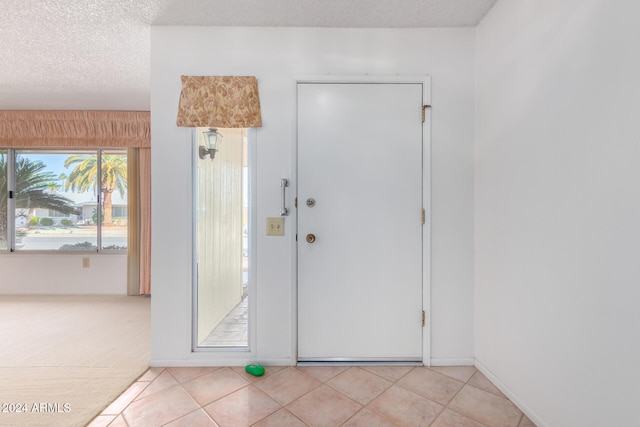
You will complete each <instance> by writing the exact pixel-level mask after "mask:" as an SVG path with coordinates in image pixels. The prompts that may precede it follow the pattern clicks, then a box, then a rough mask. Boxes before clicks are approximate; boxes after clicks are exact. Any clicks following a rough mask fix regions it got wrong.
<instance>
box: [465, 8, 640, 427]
mask: <svg viewBox="0 0 640 427" xmlns="http://www.w3.org/2000/svg"><path fill="white" fill-rule="evenodd" d="M639 15H640V3H639V2H637V1H635V0H628V1H625V0H615V1H611V0H562V1H546V2H532V1H528V0H509V1H506V0H500V1H499V2H498V3H497V5H496V6H495V7H494V9H493V10H492V11H491V12H490V13H489V15H488V16H487V17H486V18H485V19H484V20H483V21H482V23H481V24H480V25H479V27H478V28H477V51H476V57H477V93H476V94H477V110H476V111H477V114H476V124H477V133H476V138H477V144H476V193H475V196H476V222H475V226H476V234H475V235H476V242H475V248H476V250H475V257H476V258H475V260H476V261H475V265H476V276H475V286H476V290H475V322H474V323H475V355H476V359H477V362H478V366H479V367H480V368H481V369H483V370H484V371H485V372H487V373H489V375H490V377H492V378H493V379H494V380H496V381H497V382H499V383H501V384H502V387H503V390H505V391H507V394H508V395H509V396H510V397H512V398H513V399H514V400H515V401H516V402H517V403H519V406H520V407H521V408H522V409H525V410H526V411H527V412H528V413H529V415H530V416H531V418H532V419H533V421H534V422H536V423H537V424H538V425H539V426H544V425H547V426H557V427H572V426H576V427H577V426H581V427H584V426H629V425H638V418H637V414H636V411H635V410H634V409H633V408H635V407H636V406H637V403H638V401H640V387H639V386H638V384H639V381H640V369H639V368H638V366H639V365H638V360H640V336H639V334H638V325H640V309H639V304H640V261H639V260H640V225H639V219H640V166H639V164H640V139H639V138H638V118H639V117H640V102H638V101H639V99H640V84H639V83H638V78H639V77H638V76H640V55H638V49H639V48H640V44H639V43H640V26H639V25H638V16H639Z"/></svg>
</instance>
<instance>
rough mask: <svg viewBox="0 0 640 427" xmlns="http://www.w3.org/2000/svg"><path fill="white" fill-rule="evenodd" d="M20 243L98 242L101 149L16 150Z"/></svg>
mask: <svg viewBox="0 0 640 427" xmlns="http://www.w3.org/2000/svg"><path fill="white" fill-rule="evenodd" d="M15 159H16V160H15V177H16V178H15V190H16V193H15V194H16V195H15V203H16V209H15V222H16V231H15V233H16V243H15V245H16V247H15V249H16V250H17V251H20V250H25V251H26V250H93V251H95V250H96V248H97V242H98V233H97V219H96V215H97V214H96V213H97V208H98V193H97V191H98V189H97V188H96V175H97V169H96V165H97V153H96V152H95V151H93V152H71V151H59V152H44V151H16V157H15Z"/></svg>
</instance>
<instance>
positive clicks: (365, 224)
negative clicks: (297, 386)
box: [297, 83, 423, 361]
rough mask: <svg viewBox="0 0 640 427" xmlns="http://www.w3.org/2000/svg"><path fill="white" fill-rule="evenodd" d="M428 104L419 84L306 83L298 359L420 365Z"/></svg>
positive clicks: (301, 109) (301, 89)
mask: <svg viewBox="0 0 640 427" xmlns="http://www.w3.org/2000/svg"><path fill="white" fill-rule="evenodd" d="M422 104H423V85H422V84H420V83H375V84H374V83H299V84H298V135H297V137H298V190H297V192H298V194H297V196H298V209H297V212H298V359H299V360H300V361H340V360H342V361H374V360H378V361H422V357H423V343H422V336H423V334H422V310H423V306H422V303H423V295H422V291H423V249H422V248H423V237H422V236H423V233H422V227H423V225H422V209H423V188H422V185H423V142H422V139H423V138H422V128H423V126H422V119H421V107H422ZM314 238H315V239H314Z"/></svg>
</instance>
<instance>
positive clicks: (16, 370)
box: [0, 295, 151, 427]
mask: <svg viewBox="0 0 640 427" xmlns="http://www.w3.org/2000/svg"><path fill="white" fill-rule="evenodd" d="M150 347H151V345H150V298H149V297H143V296H136V297H127V296H40V295H38V296H13V295H11V296H0V426H47V427H57V426H60V427H76V426H78V427H81V426H85V425H86V424H87V423H88V422H90V421H91V419H92V418H93V417H95V416H96V415H97V414H99V413H100V412H101V411H102V410H103V409H104V408H105V407H107V406H108V405H109V403H111V402H112V401H113V400H114V399H115V398H116V397H118V396H119V395H120V394H121V393H122V392H123V391H124V390H126V389H127V387H128V386H129V385H130V384H131V383H132V382H134V381H135V380H136V379H137V378H138V377H139V376H140V375H142V374H143V373H144V372H145V371H146V369H147V367H148V361H149V358H150Z"/></svg>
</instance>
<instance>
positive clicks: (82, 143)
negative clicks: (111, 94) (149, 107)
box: [0, 110, 151, 148]
mask: <svg viewBox="0 0 640 427" xmlns="http://www.w3.org/2000/svg"><path fill="white" fill-rule="evenodd" d="M0 147H8V148H11V147H22V148H24V147H34V148H35V147H52V148H53V147H55V148H64V147H97V148H102V147H104V148H119V147H151V123H150V114H149V112H148V111H67V110H65V111H56V110H0Z"/></svg>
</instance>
